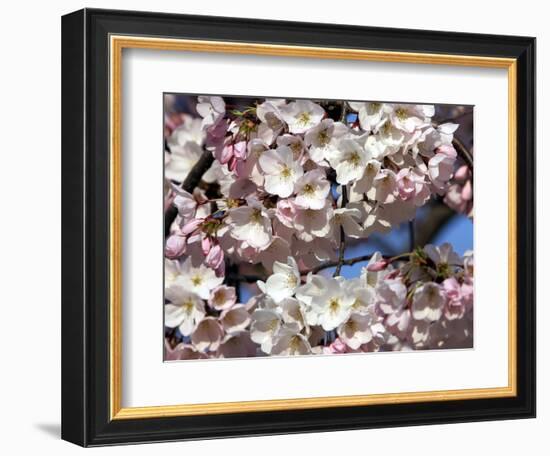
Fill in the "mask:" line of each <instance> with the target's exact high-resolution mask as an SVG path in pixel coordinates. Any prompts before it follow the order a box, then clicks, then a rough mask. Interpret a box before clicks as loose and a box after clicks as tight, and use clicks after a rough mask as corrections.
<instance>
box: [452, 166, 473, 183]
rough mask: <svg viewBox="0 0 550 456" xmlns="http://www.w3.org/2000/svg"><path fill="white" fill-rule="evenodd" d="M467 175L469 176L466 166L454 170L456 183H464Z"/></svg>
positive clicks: (468, 169)
mask: <svg viewBox="0 0 550 456" xmlns="http://www.w3.org/2000/svg"><path fill="white" fill-rule="evenodd" d="M469 175H470V168H468V165H462V166H461V167H460V168H458V169H457V170H456V173H455V179H456V180H458V181H465V180H466V179H468V176H469Z"/></svg>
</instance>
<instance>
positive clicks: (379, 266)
mask: <svg viewBox="0 0 550 456" xmlns="http://www.w3.org/2000/svg"><path fill="white" fill-rule="evenodd" d="M387 266H388V262H387V260H384V259H381V260H379V261H375V262H374V263H369V264H368V265H367V267H366V269H367V271H369V272H379V271H383V270H384V269H386V267H387Z"/></svg>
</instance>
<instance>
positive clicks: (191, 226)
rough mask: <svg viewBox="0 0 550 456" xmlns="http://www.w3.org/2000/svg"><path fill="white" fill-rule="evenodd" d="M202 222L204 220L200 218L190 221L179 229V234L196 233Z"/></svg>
mask: <svg viewBox="0 0 550 456" xmlns="http://www.w3.org/2000/svg"><path fill="white" fill-rule="evenodd" d="M202 222H204V219H202V218H196V219H191V220H190V221H189V222H187V223H186V224H185V225H183V226H182V227H181V232H182V233H183V234H185V235H187V234H191V233H192V232H193V231H196V230H197V229H199V228H200V226H201V225H202Z"/></svg>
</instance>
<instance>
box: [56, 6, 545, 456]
mask: <svg viewBox="0 0 550 456" xmlns="http://www.w3.org/2000/svg"><path fill="white" fill-rule="evenodd" d="M125 49H150V50H151V49H153V50H159V51H163V52H170V53H172V55H173V54H176V53H178V52H180V53H181V52H200V53H205V54H206V55H210V54H211V55H216V54H223V55H229V56H239V55H261V56H263V57H264V58H270V57H275V56H278V57H294V58H296V57H299V58H300V59H313V58H314V59H323V60H327V62H336V61H341V60H344V61H375V62H390V63H398V64H403V65H406V64H414V65H417V64H418V65H425V64H428V65H438V66H442V67H445V66H458V67H465V68H499V69H504V70H506V72H507V86H508V92H507V96H508V113H507V119H508V123H507V128H508V131H507V138H508V156H507V158H506V161H507V164H508V173H509V174H508V185H509V193H508V194H507V195H500V198H506V204H507V207H508V227H507V229H508V233H507V239H508V253H507V255H506V254H503V257H502V258H500V259H499V261H505V260H506V261H507V270H508V289H507V296H508V303H507V309H508V316H507V320H506V321H507V328H508V332H507V340H508V344H507V366H508V367H507V369H508V370H507V372H508V382H507V385H506V386H500V387H491V388H465V389H454V390H445V389H443V390H430V391H416V392H399V393H380V394H368V395H333V396H323V397H309V398H303V399H302V398H290V399H275V398H274V399H267V400H255V401H227V402H225V401H221V402H220V401H217V402H211V403H206V404H182V405H178V404H174V405H154V406H143V407H124V406H123V405H122V388H123V387H124V382H123V377H124V367H123V360H122V337H123V336H122V334H121V331H122V320H123V315H124V312H123V309H122V302H121V301H122V285H121V283H122V278H123V270H122V244H123V239H122V224H123V220H122V218H123V217H122V214H123V208H122V207H121V206H122V204H123V201H122V197H121V194H122V182H123V179H124V166H123V161H122V159H121V154H122V149H121V148H122V146H121V141H122V126H121V125H122V124H121V122H122V107H121V106H122V102H121V94H122V85H123V83H124V77H123V75H122V74H121V67H122V64H121V59H122V53H123V50H125ZM535 100H536V96H535V39H534V38H529V37H516V36H497V35H482V34H466V33H455V32H435V31H423V30H406V29H386V28H374V27H357V26H344V25H332V24H313V23H297V22H281V21H266V20H256V19H239V18H222V17H208V16H187V15H175V14H162V13H144V12H130V11H110V10H96V9H84V10H80V11H77V12H74V13H71V14H68V15H66V16H64V17H63V19H62V127H63V131H62V149H63V150H62V179H63V195H62V438H63V439H65V440H67V441H70V442H72V443H75V444H78V445H81V446H101V445H114V444H127V443H142V442H157V441H173V440H186V439H201V438H222V437H235V436H252V435H267V434H284V433H300V432H321V431H336V430H346V429H365V428H378V427H394V426H406V425H423V424H441V423H455V422H466V421H485V420H498V419H516V418H532V417H534V416H535V380H536V375H535V330H536V326H535V264H536V263H535ZM499 229H503V230H504V228H503V227H500V228H499ZM504 259H505V260H504ZM160 361H162V360H160Z"/></svg>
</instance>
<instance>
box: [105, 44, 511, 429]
mask: <svg viewBox="0 0 550 456" xmlns="http://www.w3.org/2000/svg"><path fill="white" fill-rule="evenodd" d="M129 48H133V49H154V50H162V51H195V52H211V53H229V54H256V55H270V56H289V57H303V58H318V59H338V60H367V61H376V62H400V63H416V64H430V65H453V66H470V67H485V68H504V69H507V70H508V188H509V190H508V385H507V386H505V387H494V388H475V389H461V390H442V391H425V392H424V391H423V392H403V393H389V394H368V395H353V396H329V397H311V398H296V399H274V400H259V401H245V402H218V403H207V404H181V405H169V406H149V407H124V408H123V407H122V372H121V369H122V359H121V357H122V337H121V331H122V255H121V248H122V247H121V246H122V244H121V240H122V238H121V236H122V207H121V201H122V144H121V127H122V118H121V106H122V104H121V96H122V77H121V71H122V68H121V67H122V51H123V49H129ZM109 50H110V94H109V95H110V100H109V101H110V140H111V142H110V220H111V224H110V246H109V247H110V302H109V308H110V341H109V342H110V347H109V348H110V415H111V419H117V420H118V419H132V418H158V417H174V416H190V415H209V414H220V413H238V412H259V411H275V410H292V409H294V410H296V409H312V408H326V407H343V406H361V405H374V404H396V403H412V402H423V401H448V400H460V399H485V398H497V397H511V396H516V394H517V372H516V367H517V363H516V362H517V360H516V352H517V336H516V317H517V290H516V267H517V253H516V236H517V230H516V173H517V168H516V154H517V151H516V147H517V144H516V119H517V98H516V93H517V79H516V71H517V61H516V59H512V58H496V57H480V56H468V55H444V54H424V53H412V52H387V51H374V50H360V49H337V48H323V47H309V46H286V45H273V44H255V43H242V42H218V41H202V40H184V39H168V38H151V37H138V36H117V35H112V36H110V46H109Z"/></svg>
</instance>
